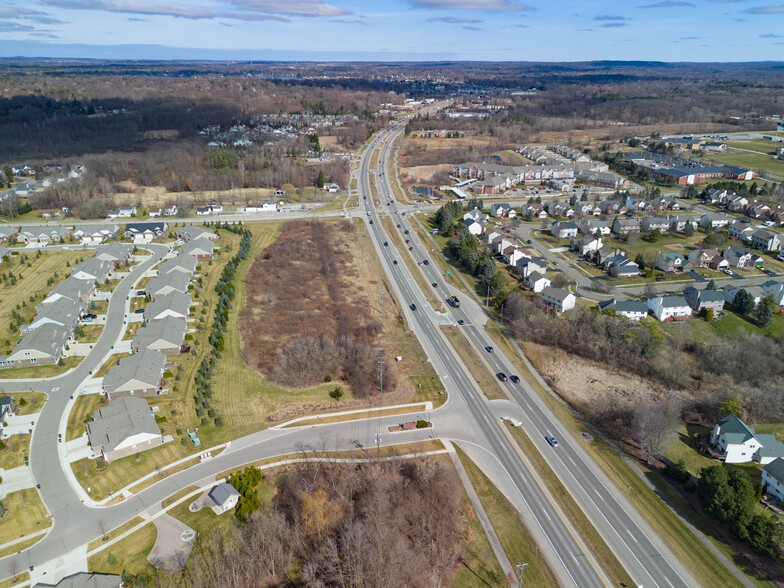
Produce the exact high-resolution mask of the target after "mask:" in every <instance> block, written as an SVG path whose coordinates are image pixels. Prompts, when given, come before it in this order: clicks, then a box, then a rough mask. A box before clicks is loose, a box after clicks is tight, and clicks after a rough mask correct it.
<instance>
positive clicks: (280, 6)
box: [228, 0, 350, 16]
mask: <svg viewBox="0 0 784 588" xmlns="http://www.w3.org/2000/svg"><path fill="white" fill-rule="evenodd" d="M228 1H229V4H232V5H233V6H236V7H237V8H240V9H242V10H247V11H250V12H264V13H270V14H285V15H286V16H342V15H344V14H350V12H349V11H348V10H346V9H345V8H343V7H341V6H335V5H333V4H324V2H322V1H321V0H228Z"/></svg>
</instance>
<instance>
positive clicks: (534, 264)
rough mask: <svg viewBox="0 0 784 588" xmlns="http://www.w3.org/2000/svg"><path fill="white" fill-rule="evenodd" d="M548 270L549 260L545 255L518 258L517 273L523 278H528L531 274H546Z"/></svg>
mask: <svg viewBox="0 0 784 588" xmlns="http://www.w3.org/2000/svg"><path fill="white" fill-rule="evenodd" d="M546 271H547V260H546V259H545V258H544V257H534V258H533V259H531V258H529V257H523V258H522V259H518V260H517V273H518V274H519V275H520V276H521V277H523V278H527V277H529V276H530V275H531V274H540V275H544V274H545V272H546Z"/></svg>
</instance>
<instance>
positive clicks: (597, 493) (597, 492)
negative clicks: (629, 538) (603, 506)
mask: <svg viewBox="0 0 784 588" xmlns="http://www.w3.org/2000/svg"><path fill="white" fill-rule="evenodd" d="M593 491H594V492H595V493H596V496H598V497H599V500H601V501H602V502H604V497H603V496H602V495H601V494H599V491H598V490H597V489H596V488H594V489H593ZM635 541H636V539H635Z"/></svg>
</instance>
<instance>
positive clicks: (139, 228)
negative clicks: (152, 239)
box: [125, 221, 169, 234]
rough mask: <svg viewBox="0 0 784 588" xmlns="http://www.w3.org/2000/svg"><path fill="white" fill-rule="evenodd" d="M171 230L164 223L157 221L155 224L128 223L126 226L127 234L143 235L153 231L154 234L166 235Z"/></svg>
mask: <svg viewBox="0 0 784 588" xmlns="http://www.w3.org/2000/svg"><path fill="white" fill-rule="evenodd" d="M168 228H169V225H167V224H166V223H165V222H164V221H155V222H148V223H128V224H127V225H125V232H126V233H134V234H137V233H138V234H141V233H144V232H146V231H152V232H153V233H159V234H160V233H165V232H166V231H167V230H168Z"/></svg>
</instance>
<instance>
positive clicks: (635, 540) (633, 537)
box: [626, 529, 672, 586]
mask: <svg viewBox="0 0 784 588" xmlns="http://www.w3.org/2000/svg"><path fill="white" fill-rule="evenodd" d="M626 532H627V533H629V537H631V538H632V539H633V540H634V542H635V543H639V541H637V539H636V538H635V536H634V535H632V532H631V531H630V530H629V529H626ZM670 586H672V584H670Z"/></svg>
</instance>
